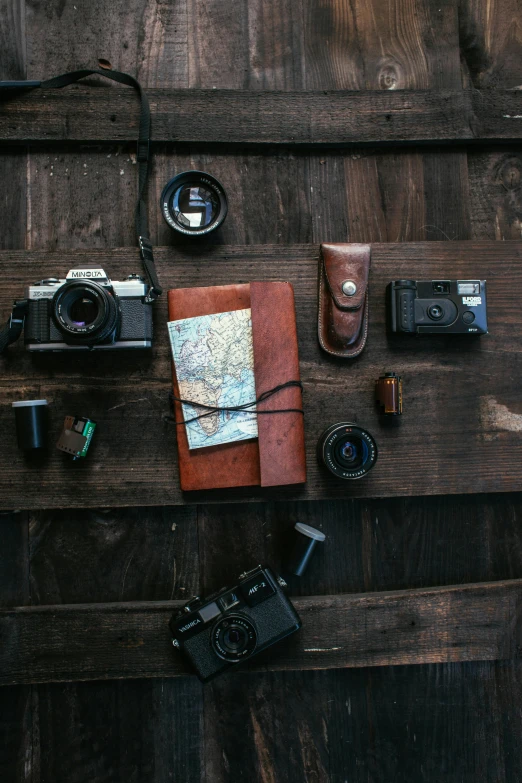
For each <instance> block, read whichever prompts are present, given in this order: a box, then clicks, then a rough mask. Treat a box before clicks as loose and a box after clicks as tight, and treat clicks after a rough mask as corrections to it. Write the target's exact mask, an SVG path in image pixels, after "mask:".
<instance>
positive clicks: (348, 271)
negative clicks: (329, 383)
mask: <svg viewBox="0 0 522 783" xmlns="http://www.w3.org/2000/svg"><path fill="white" fill-rule="evenodd" d="M369 271H370V245H361V244H355V243H350V244H342V243H339V244H322V245H321V253H320V258H319V318H318V321H319V323H318V336H319V343H320V345H321V348H322V349H323V350H324V351H326V352H327V353H331V354H333V355H334V356H340V357H342V358H345V359H353V358H355V357H356V356H358V355H359V354H360V353H361V351H362V350H363V348H364V346H365V344H366V337H367V334H368V274H369Z"/></svg>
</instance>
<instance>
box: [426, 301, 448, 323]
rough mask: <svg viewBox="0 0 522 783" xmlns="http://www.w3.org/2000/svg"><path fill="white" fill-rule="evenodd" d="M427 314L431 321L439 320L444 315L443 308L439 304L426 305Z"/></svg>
mask: <svg viewBox="0 0 522 783" xmlns="http://www.w3.org/2000/svg"><path fill="white" fill-rule="evenodd" d="M428 315H429V317H430V318H431V319H432V320H433V321H440V319H441V318H442V317H443V315H444V308H443V307H442V306H441V305H440V304H432V305H430V306H429V307H428Z"/></svg>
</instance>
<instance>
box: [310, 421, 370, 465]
mask: <svg viewBox="0 0 522 783" xmlns="http://www.w3.org/2000/svg"><path fill="white" fill-rule="evenodd" d="M317 457H318V459H319V462H321V463H322V464H323V465H324V466H325V467H326V468H328V470H329V471H330V473H333V475H334V476H337V478H342V479H358V478H362V477H363V476H365V475H366V474H367V473H368V471H369V470H371V469H372V468H373V466H374V465H375V463H376V462H377V444H376V443H375V440H374V439H373V436H372V435H370V433H369V432H368V430H363V429H362V428H361V427H357V426H356V425H355V424H352V423H350V422H340V423H339V424H332V426H331V427H328V429H327V430H326V431H325V432H323V434H322V435H321V437H320V438H319V441H318V443H317Z"/></svg>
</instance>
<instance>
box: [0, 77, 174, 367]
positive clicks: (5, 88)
mask: <svg viewBox="0 0 522 783" xmlns="http://www.w3.org/2000/svg"><path fill="white" fill-rule="evenodd" d="M92 75H96V76H104V77H105V78H106V79H112V81H114V82H118V83H119V84H126V85H128V86H129V87H133V88H134V89H135V90H136V91H137V92H138V94H139V97H140V104H141V111H140V126H139V133H138V145H137V156H136V158H137V166H138V201H137V204H136V214H135V220H136V236H137V239H138V245H139V248H140V255H141V260H142V261H143V266H144V267H145V271H146V272H147V276H148V278H149V282H150V286H151V288H150V291H149V294H148V297H147V301H148V302H149V303H150V302H153V301H154V300H155V299H157V297H158V296H160V294H161V293H162V288H161V286H160V283H159V280H158V275H157V272H156V267H155V265H154V254H153V251H152V243H151V241H150V235H149V220H148V215H147V206H146V203H145V190H146V186H147V180H148V176H149V161H150V124H151V121H150V107H149V101H148V99H147V96H146V95H145V93H144V92H143V90H142V87H141V84H140V83H139V82H138V80H137V79H135V78H134V77H133V76H130V75H129V74H128V73H121V72H120V71H108V70H107V71H102V70H99V69H94V70H90V69H84V70H81V71H71V72H70V73H64V74H62V75H61V76H55V77H53V78H52V79H46V80H45V81H43V82H42V81H27V82H24V81H15V82H0V102H1V101H6V100H10V99H12V98H14V97H15V96H16V95H18V94H19V93H20V92H22V91H24V92H25V91H26V90H34V89H37V88H39V87H41V88H43V89H48V88H51V89H53V88H58V89H60V88H62V87H66V86H67V85H68V84H73V83H74V82H77V81H79V80H80V79H84V78H85V77H86V76H92ZM26 312H27V304H26V305H25V313H26ZM25 313H24V314H23V315H22V307H21V303H20V302H15V306H14V309H13V313H12V315H11V318H10V319H9V321H8V323H7V325H6V327H4V329H3V330H0V353H2V351H3V350H4V349H5V348H6V347H7V346H8V345H10V344H11V343H12V342H14V341H15V340H17V339H18V337H19V336H20V333H21V331H22V328H23V323H24V318H25ZM20 318H21V320H20Z"/></svg>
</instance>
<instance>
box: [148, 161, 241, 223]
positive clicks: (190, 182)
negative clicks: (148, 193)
mask: <svg viewBox="0 0 522 783" xmlns="http://www.w3.org/2000/svg"><path fill="white" fill-rule="evenodd" d="M161 212H162V214H163V217H164V218H165V220H166V221H167V223H168V224H169V226H170V227H171V228H173V229H174V230H175V231H178V232H179V233H181V234H185V235H186V236H193V237H197V236H203V235H205V234H209V233H210V232H211V231H215V230H216V228H219V226H220V225H221V224H222V223H223V221H224V220H225V218H226V216H227V212H228V203H227V196H226V193H225V190H224V188H223V185H221V183H220V182H219V181H218V180H217V179H216V178H215V177H213V176H212V175H211V174H206V173H205V172H204V171H184V172H183V173H182V174H178V175H177V176H175V177H173V178H172V179H171V180H170V181H169V182H167V184H166V185H165V187H164V188H163V192H162V194H161Z"/></svg>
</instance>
